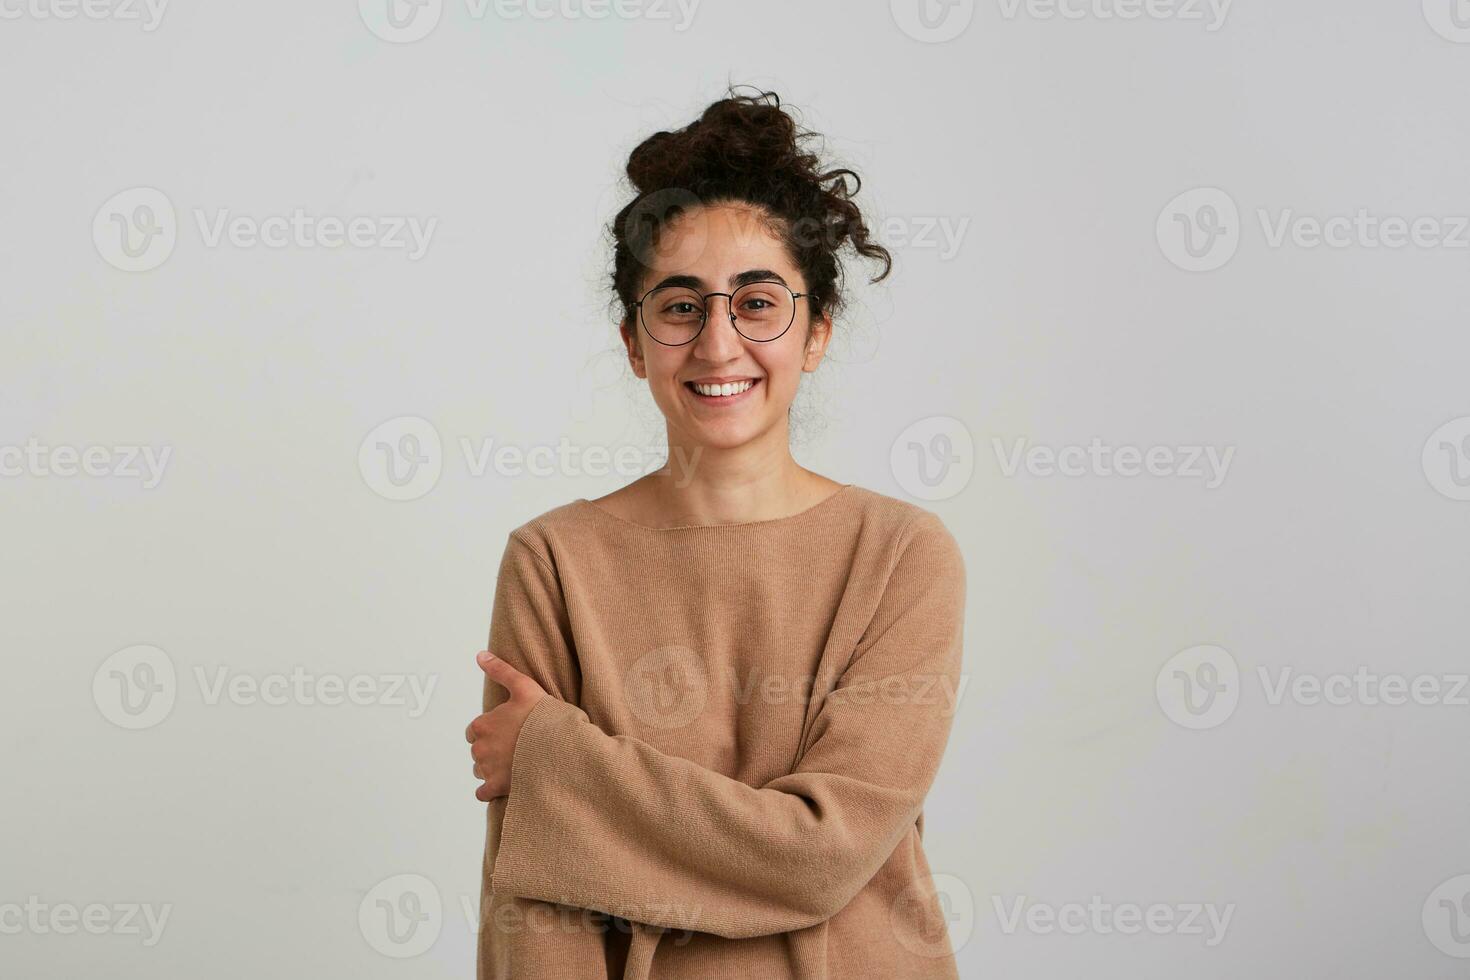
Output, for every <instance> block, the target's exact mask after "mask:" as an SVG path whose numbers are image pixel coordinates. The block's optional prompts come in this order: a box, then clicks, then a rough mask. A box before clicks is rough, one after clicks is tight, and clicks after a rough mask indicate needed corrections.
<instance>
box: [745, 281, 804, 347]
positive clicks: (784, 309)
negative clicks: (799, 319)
mask: <svg viewBox="0 0 1470 980" xmlns="http://www.w3.org/2000/svg"><path fill="white" fill-rule="evenodd" d="M730 309H731V310H733V311H734V313H735V326H736V328H737V329H738V330H739V331H740V332H741V333H743V334H744V335H745V336H747V337H749V338H750V339H751V340H775V339H776V338H777V337H779V336H781V335H782V334H783V333H785V332H786V328H787V327H789V326H791V321H792V319H793V318H794V317H795V315H796V301H795V300H794V299H793V298H792V296H791V290H789V289H787V288H786V287H785V286H783V285H781V284H780V283H779V282H752V283H749V284H747V285H744V286H741V287H740V288H739V289H737V290H735V295H734V296H733V297H732V298H731V300H730Z"/></svg>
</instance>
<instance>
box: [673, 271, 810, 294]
mask: <svg viewBox="0 0 1470 980" xmlns="http://www.w3.org/2000/svg"><path fill="white" fill-rule="evenodd" d="M753 282H779V283H780V284H781V285H783V286H786V287H787V288H788V289H789V288H791V287H790V284H789V283H787V282H786V280H785V279H784V278H783V277H782V276H781V275H780V274H778V273H775V272H772V271H771V270H770V269H747V270H745V271H744V272H737V273H735V275H733V276H731V277H730V288H731V289H732V290H734V289H739V288H740V287H741V286H747V285H749V284H750V283H753ZM664 286H688V287H689V288H690V289H699V290H703V289H704V286H705V282H704V280H703V279H701V278H700V277H699V276H666V277H664V278H663V279H661V280H660V281H659V282H658V283H657V284H656V285H655V286H654V287H653V288H654V289H661V288H663V287H664Z"/></svg>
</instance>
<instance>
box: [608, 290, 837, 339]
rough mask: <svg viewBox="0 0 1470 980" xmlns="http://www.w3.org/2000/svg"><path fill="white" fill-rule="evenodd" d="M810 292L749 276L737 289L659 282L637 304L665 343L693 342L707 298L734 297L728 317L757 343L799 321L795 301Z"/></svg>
mask: <svg viewBox="0 0 1470 980" xmlns="http://www.w3.org/2000/svg"><path fill="white" fill-rule="evenodd" d="M810 295H812V294H811V293H794V292H792V291H791V289H790V287H788V286H787V285H785V284H784V283H779V282H767V281H760V282H748V283H746V284H745V285H744V286H741V287H740V288H739V289H737V290H735V292H733V293H705V294H703V295H700V293H699V291H698V290H695V289H690V288H689V287H688V286H657V287H655V288H653V289H650V290H649V291H648V292H647V293H645V294H644V295H643V298H642V299H641V300H639V301H638V302H636V303H634V304H633V305H634V306H636V307H637V308H638V319H639V321H640V322H641V323H642V324H643V329H644V331H646V332H647V334H648V335H649V336H650V337H652V338H653V339H654V340H655V341H657V342H658V343H660V344H663V345H664V346H666V347H682V346H683V345H685V344H688V343H691V342H692V341H693V340H694V338H695V337H698V336H699V333H700V331H701V330H703V329H704V324H705V321H706V320H707V319H708V315H709V300H710V299H711V298H712V297H715V296H723V297H725V298H726V299H728V300H729V301H730V313H729V316H730V323H731V325H733V326H734V327H735V332H736V333H738V334H740V336H742V337H744V338H745V339H746V340H753V341H755V342H756V343H758V344H766V343H770V342H771V341H773V340H776V339H777V338H779V337H780V336H781V335H783V334H784V333H786V331H787V330H789V329H790V328H791V324H792V323H794V322H795V321H796V301H797V300H798V299H801V298H802V297H803V296H810Z"/></svg>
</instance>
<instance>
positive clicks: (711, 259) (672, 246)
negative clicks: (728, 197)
mask: <svg viewBox="0 0 1470 980" xmlns="http://www.w3.org/2000/svg"><path fill="white" fill-rule="evenodd" d="M648 258H649V261H648V262H646V263H645V265H646V266H647V268H648V271H647V273H646V274H645V277H644V278H645V280H646V281H657V280H660V279H663V278H664V277H666V276H671V275H677V276H690V277H694V278H697V279H699V280H701V281H703V282H705V283H709V284H711V286H712V287H713V285H714V284H717V283H718V284H723V283H725V282H727V281H728V278H729V277H730V276H732V275H735V274H737V273H739V272H742V271H744V270H747V269H754V268H761V269H770V270H773V271H775V272H777V273H779V274H780V276H781V278H783V279H786V280H787V281H793V277H794V276H795V275H796V272H797V270H796V267H795V265H794V264H793V263H792V261H791V256H790V255H789V254H788V252H787V249H786V245H785V243H783V242H782V240H781V238H780V235H779V234H778V233H777V231H776V229H774V228H772V227H771V222H770V219H769V218H768V217H766V216H765V215H764V214H763V213H761V212H760V211H758V210H757V209H755V208H752V207H748V206H740V205H716V206H712V207H702V208H696V209H694V210H692V211H688V212H685V213H684V214H681V215H679V216H677V217H676V218H674V219H673V220H671V221H670V222H669V223H668V224H667V225H665V226H664V228H663V229H662V230H661V232H660V234H659V236H658V243H657V245H656V247H655V248H654V250H653V254H652V255H650V256H648Z"/></svg>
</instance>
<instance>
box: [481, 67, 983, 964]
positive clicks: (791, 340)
mask: <svg viewBox="0 0 1470 980" xmlns="http://www.w3.org/2000/svg"><path fill="white" fill-rule="evenodd" d="M812 135H813V134H808V133H802V132H799V131H798V129H797V127H796V125H795V123H794V122H793V120H792V118H791V117H790V116H789V115H787V113H786V112H785V111H784V110H783V109H782V108H781V106H780V101H779V99H777V98H776V97H775V96H774V94H772V93H764V94H762V95H759V96H754V97H735V96H733V95H732V97H730V98H727V99H723V100H721V101H719V102H716V103H714V104H713V105H711V106H710V107H709V108H708V109H707V110H705V112H704V113H703V114H702V116H701V117H700V118H699V119H698V120H697V121H696V122H694V123H692V124H691V125H689V126H688V127H686V128H685V129H683V130H680V131H678V132H673V133H668V132H661V133H657V134H655V135H653V136H652V137H650V138H649V139H647V140H646V141H645V142H644V143H643V144H642V145H640V146H639V147H638V148H637V149H636V150H634V151H633V154H632V156H631V158H630V159H629V161H628V167H627V171H628V176H629V178H630V179H631V181H632V184H633V186H634V188H635V190H636V191H637V197H636V198H635V200H634V201H632V202H630V203H629V204H628V206H627V207H625V208H624V209H623V211H622V212H621V213H620V214H619V215H618V217H617V219H616V221H615V224H614V238H615V250H614V276H613V278H614V286H615V288H616V290H617V294H618V296H619V298H620V300H621V302H622V306H623V310H624V316H623V319H622V326H621V332H622V338H623V342H624V344H625V346H626V348H627V352H628V359H629V363H630V364H631V366H632V368H633V371H634V373H635V374H636V375H637V376H638V377H639V378H643V379H646V380H647V382H648V385H649V388H650V390H651V392H652V394H653V397H654V400H655V401H656V402H657V403H658V406H659V408H660V409H661V410H662V412H663V414H664V416H665V418H666V420H667V429H668V443H669V451H670V459H669V465H668V466H667V467H666V468H665V469H664V470H661V471H659V472H658V473H654V474H650V475H648V476H646V477H644V478H642V479H640V480H637V481H636V482H634V483H633V484H631V485H629V486H627V487H624V488H623V489H621V490H618V491H616V492H614V493H611V494H608V495H607V496H604V497H599V498H597V499H596V500H588V499H585V498H582V499H578V500H576V501H574V502H572V503H569V504H565V505H563V506H560V507H557V508H555V509H553V510H551V511H548V512H547V513H545V514H543V515H541V516H540V517H537V518H535V519H534V520H532V521H530V522H529V523H526V524H524V525H522V526H521V527H518V528H517V529H516V530H514V531H513V532H511V534H510V538H509V541H508V542H507V544H506V550H505V552H504V555H503V557H502V560H501V564H500V571H499V579H498V581H497V584H496V591H495V605H494V611H493V613H492V616H491V628H490V642H489V650H488V651H485V652H483V653H481V654H480V663H481V666H482V667H484V669H485V672H486V675H487V677H486V686H485V710H486V713H485V714H483V715H480V716H479V717H478V718H476V719H475V720H474V721H473V722H472V723H471V724H470V726H469V727H468V729H467V730H466V733H465V734H466V739H467V740H468V741H469V742H470V744H471V755H472V757H473V758H474V760H475V765H474V774H475V776H476V777H477V778H479V779H481V780H483V783H482V784H481V785H480V787H479V788H478V789H477V790H476V794H475V795H476V797H477V798H478V799H480V800H482V801H486V802H488V803H489V804H490V806H489V826H488V831H487V838H486V848H485V860H484V878H483V886H482V890H481V927H480V934H479V936H480V938H479V942H480V946H479V970H478V976H479V980H492V978H513V980H542V978H547V980H551V978H554V980H594V978H595V980H604V978H625V980H634V978H638V980H643V978H652V980H712V978H713V980H725V978H744V977H759V978H762V980H782V978H792V980H823V978H834V980H835V978H840V980H868V978H871V980H878V978H881V980H919V978H940V977H942V978H955V977H957V973H956V970H955V964H954V957H953V953H952V951H951V949H950V946H949V943H948V938H947V934H946V924H945V917H944V912H943V909H942V908H941V907H940V904H939V902H938V899H937V897H936V895H935V893H934V888H933V885H932V879H931V876H930V871H929V866H928V862H927V860H926V859H925V856H924V851H923V848H922V846H921V837H922V832H923V814H922V805H923V800H924V796H925V794H926V793H927V791H928V789H929V787H930V785H931V783H932V782H933V779H934V775H935V772H936V769H937V768H938V766H939V762H940V758H941V755H942V754H943V750H944V745H945V742H946V740H947V738H948V734H949V729H950V721H951V719H950V714H951V708H952V704H953V696H952V695H953V692H954V691H955V690H956V685H957V683H958V680H959V674H960V666H961V635H962V623H963V617H964V565H963V561H962V559H961V555H960V551H959V548H958V547H957V545H956V543H955V540H954V538H953V537H952V536H951V535H950V533H949V532H948V530H947V529H946V528H945V526H944V525H943V524H942V523H941V522H940V520H939V519H938V518H937V517H936V516H935V515H934V514H932V513H931V512H929V511H927V510H924V509H922V508H920V507H917V506H915V505H913V504H910V503H908V502H905V501H901V500H898V499H895V498H892V497H888V496H884V495H882V494H878V493H875V492H873V491H869V490H866V489H863V488H861V487H857V486H854V485H851V484H843V483H838V482H835V481H833V480H830V479H827V478H826V477H823V476H820V475H818V474H816V473H813V472H811V471H809V470H806V469H804V468H802V467H801V466H799V465H798V464H797V463H796V462H795V460H794V459H793V458H792V456H791V452H790V447H789V439H788V418H787V416H788V412H789V409H790V406H791V402H792V399H793V398H794V396H795V394H796V390H797V386H798V383H799V381H800V378H801V375H802V373H804V372H810V371H814V370H816V368H817V365H818V364H819V363H820V362H821V359H822V355H823V353H824V352H825V350H826V347H827V342H828V340H829V339H830V337H831V332H832V313H833V311H834V310H836V309H838V308H839V300H840V298H841V297H840V279H841V266H840V263H839V261H838V255H837V251H838V249H839V248H840V247H842V246H843V245H845V244H846V245H851V246H852V247H853V249H854V250H855V251H857V252H858V253H859V254H860V255H862V256H865V257H869V258H876V259H881V260H882V261H883V263H884V269H883V272H882V273H880V274H879V276H878V278H880V279H881V278H882V277H883V276H885V275H887V273H888V271H889V266H890V265H891V259H890V257H889V255H888V253H887V251H886V250H885V249H883V248H882V247H881V246H879V245H877V244H875V243H873V242H872V241H870V240H869V237H868V231H867V228H866V226H865V225H864V222H863V218H862V215H861V214H860V212H859V210H858V208H857V206H856V205H855V204H854V203H853V201H852V200H851V195H852V193H854V192H855V191H856V187H853V188H852V190H849V188H848V184H847V179H846V178H847V177H848V176H852V177H854V178H855V177H856V175H855V174H852V173H851V171H847V170H834V171H830V172H823V171H822V170H821V169H820V167H819V161H818V159H817V157H816V156H815V155H813V154H810V153H808V152H806V150H805V148H804V146H803V144H804V142H805V141H806V140H807V139H808V138H810V137H811V136H812ZM676 460H677V461H679V462H677V463H676ZM944 692H948V693H949V695H950V696H949V697H946V696H945V693H944Z"/></svg>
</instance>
